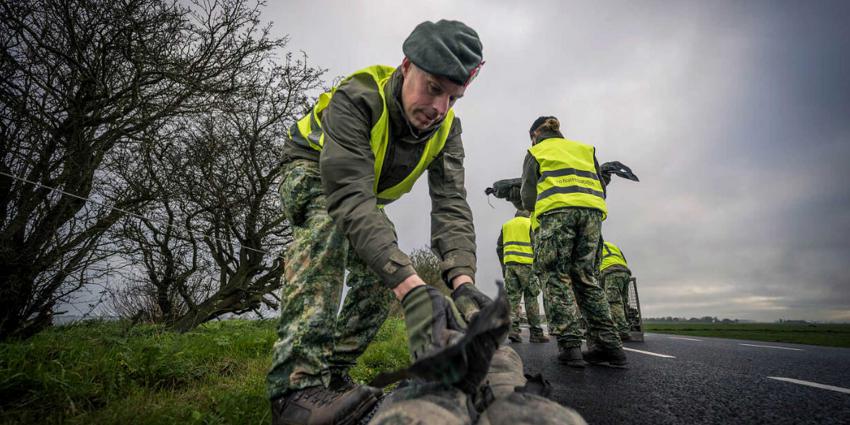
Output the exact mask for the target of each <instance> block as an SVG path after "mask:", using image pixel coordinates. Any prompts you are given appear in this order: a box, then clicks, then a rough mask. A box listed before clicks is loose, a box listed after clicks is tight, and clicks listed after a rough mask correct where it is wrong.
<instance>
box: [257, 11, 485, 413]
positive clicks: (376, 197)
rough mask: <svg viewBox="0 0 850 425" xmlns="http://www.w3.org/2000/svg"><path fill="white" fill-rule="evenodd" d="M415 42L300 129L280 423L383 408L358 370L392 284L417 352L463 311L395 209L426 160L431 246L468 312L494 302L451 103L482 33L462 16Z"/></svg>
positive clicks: (290, 187)
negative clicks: (483, 275) (413, 251)
mask: <svg viewBox="0 0 850 425" xmlns="http://www.w3.org/2000/svg"><path fill="white" fill-rule="evenodd" d="M402 50H403V52H404V55H405V57H404V59H403V61H402V63H401V65H400V66H398V67H396V68H393V67H389V66H383V65H375V66H370V67H367V68H364V69H362V70H360V71H357V72H355V73H353V74H351V75H350V76H348V77H347V78H346V79H344V80H343V81H342V82H341V83H340V84H339V85H338V86H336V87H335V88H334V89H333V90H331V91H330V92H327V93H324V94H322V95H321V96H320V97H319V99H318V101H317V102H316V105H315V106H314V107H313V109H312V110H311V111H310V112H309V113H308V114H307V115H306V116H305V117H303V118H302V119H301V120H299V121H298V122H297V123H295V124H294V125H293V126H292V128H291V129H290V131H289V135H288V138H287V140H286V143H285V148H284V149H285V151H284V153H285V155H284V156H285V160H284V164H283V166H282V169H281V175H282V181H281V185H280V195H281V199H282V203H283V208H284V214H285V216H286V218H287V220H288V221H289V222H290V223H291V225H292V228H293V238H294V240H293V243H292V245H290V248H289V249H288V250H287V253H286V258H285V264H286V266H285V270H284V278H283V281H284V282H285V283H284V285H283V290H282V293H281V316H280V322H279V324H278V329H277V333H278V340H277V342H276V343H275V345H274V349H273V358H272V366H271V370H270V371H269V373H268V376H267V386H268V394H269V398H270V399H271V403H272V422H273V423H275V424H307V423H309V424H318V423H329V424H341V423H352V422H354V421H356V420H357V418H358V417H359V416H360V415H361V414H362V413H363V412H366V411H369V410H370V409H371V408H372V407H373V406H374V404H375V403H376V401H377V399H378V397H379V395H380V391H379V390H378V389H376V388H371V387H368V386H362V385H356V384H355V383H353V381H352V380H351V378H350V377H349V375H348V369H349V368H350V367H351V366H352V365H353V364H354V363H355V361H356V359H357V357H359V356H360V355H361V354H362V353H363V351H364V350H365V349H366V346H367V345H368V344H369V342H370V341H371V340H372V338H373V337H374V336H375V333H376V332H377V331H378V329H379V328H380V326H381V324H382V323H383V321H384V319H385V318H386V316H387V314H388V311H389V303H390V301H391V300H392V298H391V297H392V296H393V295H395V297H396V298H397V299H398V300H400V301H401V303H402V306H403V309H404V314H405V320H406V322H407V323H408V328H407V332H408V340H409V342H410V350H411V353H412V354H413V355H414V357H415V356H417V355H419V354H420V353H422V352H423V351H424V350H426V349H427V348H429V347H431V346H434V345H439V344H441V342H440V341H436V340H435V338H437V337H438V335H436V334H435V333H434V332H432V326H430V325H431V324H436V323H442V324H445V323H446V322H448V321H451V318H450V316H451V309H449V308H448V307H447V306H446V304H445V300H444V299H443V298H442V296H441V295H440V293H439V291H437V290H436V289H435V288H433V287H430V286H427V285H425V282H423V280H422V279H421V278H420V277H419V276H418V275H417V274H416V270H414V268H413V266H412V263H411V260H410V258H409V257H408V256H407V255H406V254H405V253H404V252H402V251H401V250H400V249H399V248H398V242H397V238H396V234H395V230H394V227H393V225H392V223H391V222H390V221H389V219H388V218H387V216H386V215H385V214H384V212H383V206H384V205H386V204H388V203H390V202H392V201H395V200H397V199H398V198H400V197H401V196H402V195H404V194H405V193H407V192H409V191H410V189H411V188H412V187H413V184H414V183H415V181H416V180H417V179H418V178H419V177H420V176H421V175H422V173H423V172H424V171H425V170H427V171H428V185H429V189H430V195H431V205H432V207H431V208H432V209H431V231H432V236H431V248H432V249H433V250H434V252H435V254H436V255H437V256H438V258H439V259H440V267H441V270H442V277H443V279H444V280H445V282H447V283H448V285H449V286H450V287H452V288H453V293H452V298H453V299H454V302H455V303H456V304H457V306H458V308H459V309H460V310H461V311H471V310H472V309H473V307H481V306H483V305H486V304H487V303H488V302H491V300H490V299H489V298H488V297H487V296H485V295H484V294H483V293H481V292H480V291H478V289H476V287H475V286H474V285H473V281H474V276H475V263H476V256H475V249H476V247H475V232H474V228H473V224H472V214H471V212H470V209H469V205H468V204H467V202H466V190H465V187H464V168H463V158H464V149H463V144H462V143H461V125H460V120H459V119H458V118H457V117H455V114H454V110H453V109H452V106H453V105H454V103H455V102H456V101H457V100H458V99H459V98H460V97H462V96H463V95H464V93H465V91H466V88H467V86H468V85H469V84H470V83H471V82H472V80H473V79H474V77H475V76H476V75H477V73H478V70H479V69H480V67H481V65H482V64H483V61H482V45H481V41H480V40H479V38H478V34H477V33H476V32H475V31H474V30H473V29H471V28H469V27H468V26H466V25H465V24H463V23H462V22H458V21H446V20H441V21H439V22H436V23H435V22H423V23H421V24H420V25H418V26H417V27H416V28H415V29H414V30H413V32H412V33H411V34H410V36H408V38H407V39H406V40H405V41H404V44H403V46H402ZM346 269H347V270H348V271H349V274H348V279H347V285H348V286H349V288H350V289H349V292H348V295H347V297H346V298H345V303H344V304H343V306H342V309H341V311H340V313H339V317H337V308H338V306H339V301H340V297H341V295H342V285H343V276H344V275H345V273H344V271H345V270H346Z"/></svg>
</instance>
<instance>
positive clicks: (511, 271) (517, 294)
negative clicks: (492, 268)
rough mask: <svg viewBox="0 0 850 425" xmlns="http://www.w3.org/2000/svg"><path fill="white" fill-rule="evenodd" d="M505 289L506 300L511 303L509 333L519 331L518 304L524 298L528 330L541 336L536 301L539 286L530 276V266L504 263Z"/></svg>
mask: <svg viewBox="0 0 850 425" xmlns="http://www.w3.org/2000/svg"><path fill="white" fill-rule="evenodd" d="M505 291H506V292H507V293H508V302H510V304H511V333H513V334H519V333H520V326H519V304H520V302H521V301H522V300H523V298H525V317H526V318H527V319H528V326H529V328H530V329H529V331H530V332H531V335H533V336H543V328H542V327H541V326H540V307H539V306H538V302H537V296H538V295H540V287H539V286H538V283H537V281H536V280H534V279H532V278H531V266H528V265H520V264H507V265H505Z"/></svg>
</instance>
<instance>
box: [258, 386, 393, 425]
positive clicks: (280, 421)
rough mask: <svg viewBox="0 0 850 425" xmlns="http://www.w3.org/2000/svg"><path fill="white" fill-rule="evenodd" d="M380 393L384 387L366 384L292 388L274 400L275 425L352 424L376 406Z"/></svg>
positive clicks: (273, 420) (273, 417)
mask: <svg viewBox="0 0 850 425" xmlns="http://www.w3.org/2000/svg"><path fill="white" fill-rule="evenodd" d="M380 394H381V390H379V389H377V388H372V387H367V386H363V385H354V386H352V387H351V388H349V389H347V390H331V389H328V388H325V387H323V386H321V385H319V386H315V387H309V388H304V389H301V390H296V391H290V392H289V393H287V394H284V395H283V396H281V397H278V398H276V399H274V400H272V425H302V424H304V425H307V424H309V425H314V424H316V425H318V424H328V425H330V424H333V425H352V424H355V423H357V421H358V420H359V419H360V418H361V417H362V416H363V415H365V414H366V413H367V412H369V411H370V410H371V409H372V407H374V406H375V403H377V401H378V397H379V396H380Z"/></svg>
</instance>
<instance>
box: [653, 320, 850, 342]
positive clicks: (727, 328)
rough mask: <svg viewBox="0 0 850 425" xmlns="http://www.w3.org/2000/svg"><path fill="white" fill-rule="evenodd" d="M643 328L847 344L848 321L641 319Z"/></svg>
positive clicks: (778, 340)
mask: <svg viewBox="0 0 850 425" xmlns="http://www.w3.org/2000/svg"><path fill="white" fill-rule="evenodd" d="M644 331H646V332H656V333H667V334H676V335H690V336H708V337H718V338H732V339H750V340H755V341H770V342H788V343H794V344H810V345H824V346H829V347H850V324H807V325H797V324H794V325H786V324H780V323H644Z"/></svg>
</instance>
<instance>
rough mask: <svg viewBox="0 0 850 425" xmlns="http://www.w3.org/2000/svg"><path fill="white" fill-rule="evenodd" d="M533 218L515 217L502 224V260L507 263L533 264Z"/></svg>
mask: <svg viewBox="0 0 850 425" xmlns="http://www.w3.org/2000/svg"><path fill="white" fill-rule="evenodd" d="M530 233H531V219H529V218H528V217H514V218H513V219H511V220H508V222H506V223H505V224H503V225H502V262H503V263H505V264H511V263H515V264H531V263H532V262H533V260H534V251H533V250H532V248H531V234H530Z"/></svg>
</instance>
